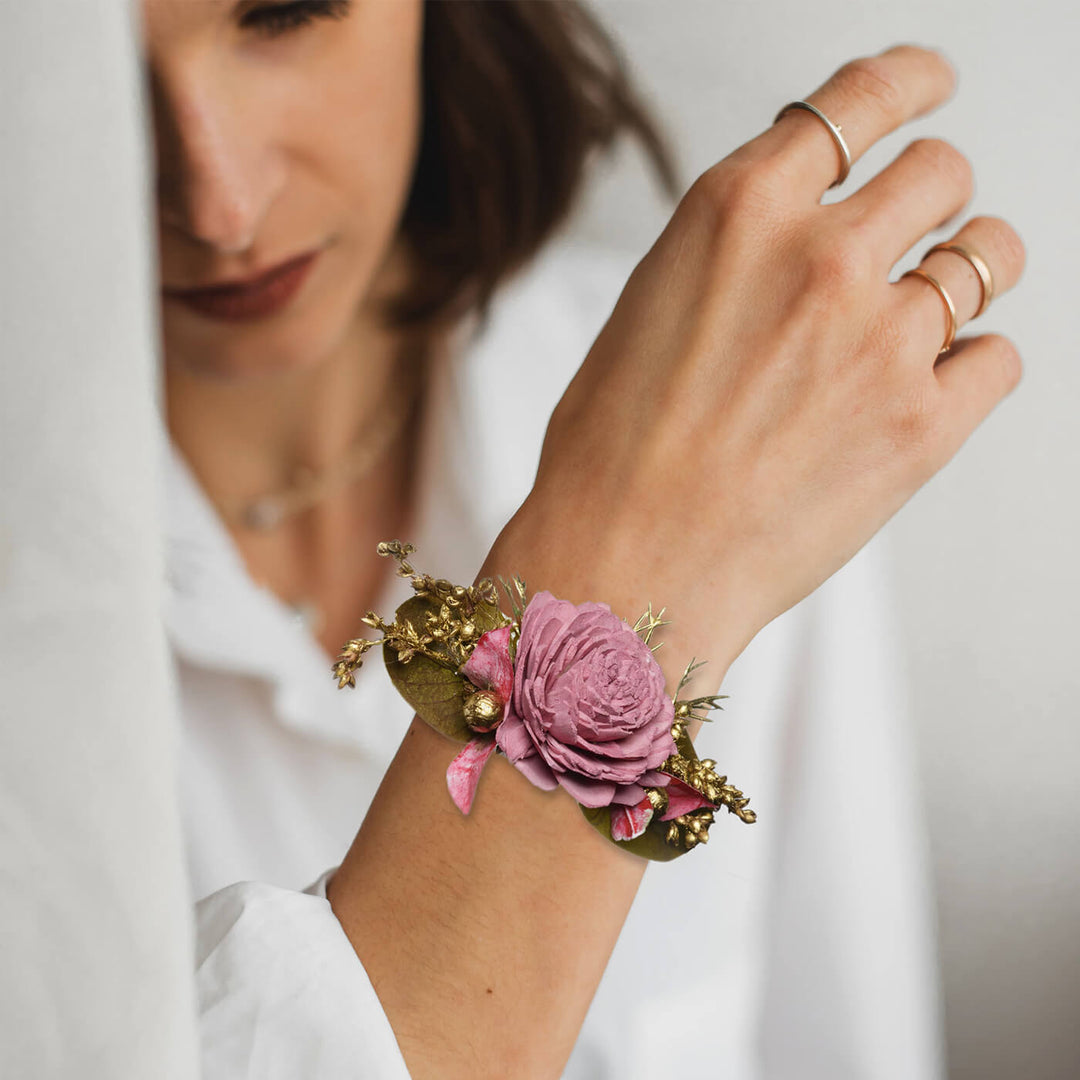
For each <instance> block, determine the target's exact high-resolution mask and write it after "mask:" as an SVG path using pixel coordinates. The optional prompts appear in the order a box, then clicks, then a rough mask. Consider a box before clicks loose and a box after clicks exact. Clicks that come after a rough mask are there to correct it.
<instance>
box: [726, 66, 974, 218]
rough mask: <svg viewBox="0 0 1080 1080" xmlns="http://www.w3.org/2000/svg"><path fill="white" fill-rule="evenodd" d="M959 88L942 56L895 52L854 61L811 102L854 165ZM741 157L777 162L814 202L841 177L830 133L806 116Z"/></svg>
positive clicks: (784, 121)
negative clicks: (838, 134) (835, 130)
mask: <svg viewBox="0 0 1080 1080" xmlns="http://www.w3.org/2000/svg"><path fill="white" fill-rule="evenodd" d="M955 85H956V72H955V70H954V68H953V67H952V65H951V64H950V63H949V62H948V60H946V59H945V57H944V56H942V55H941V53H939V52H936V51H934V50H932V49H924V48H921V47H920V46H918V45H894V46H892V47H891V48H888V49H886V50H885V51H884V52H881V53H878V54H877V55H876V56H861V57H858V58H857V59H855V60H850V61H849V62H848V63H846V64H844V65H843V67H841V68H840V69H839V70H838V71H836V73H835V74H833V75H832V76H831V77H830V78H829V79H828V80H827V81H826V82H824V83H823V84H822V85H821V86H819V87H818V88H817V89H816V90H815V91H814V92H813V93H811V94H810V95H809V96H808V97H806V98H805V99H804V100H805V101H808V102H810V104H811V105H816V106H817V107H818V108H819V109H820V110H821V111H822V112H823V113H824V114H825V115H826V116H827V117H828V118H829V119H830V120H831V121H832V122H833V123H834V124H836V125H837V126H838V127H839V128H840V129H841V133H842V135H843V137H844V140H845V142H846V143H847V146H848V150H849V151H850V153H851V160H852V161H853V162H854V161H857V160H858V159H859V158H860V157H861V156H862V155H863V154H864V153H865V152H866V151H867V149H868V148H869V147H871V146H872V145H873V144H874V143H875V142H877V141H878V139H880V138H882V137H883V136H884V135H887V134H888V133H889V132H890V131H895V130H896V128H898V127H900V125H901V124H904V123H906V122H907V121H909V120H912V119H914V118H915V117H918V116H922V115H923V114H924V113H927V112H929V111H930V110H931V109H934V108H936V107H937V106H938V105H941V104H942V103H943V102H944V101H946V100H947V99H948V98H949V96H950V95H951V94H952V92H953V89H954V87H955ZM736 153H737V154H739V155H740V156H742V157H747V158H750V159H753V158H755V157H758V156H760V157H762V158H767V159H770V160H773V161H776V162H777V164H778V167H780V168H782V169H783V170H784V171H785V172H786V174H787V175H788V176H789V177H790V178H791V179H792V180H793V181H794V182H795V183H796V185H797V187H798V190H799V192H800V193H801V194H802V195H804V196H805V198H807V199H809V200H813V201H814V202H818V201H820V199H821V196H822V195H823V194H824V192H825V190H826V189H827V188H828V187H829V186H830V185H831V184H832V182H833V181H834V180H835V179H836V178H837V176H838V175H839V169H840V154H839V151H838V149H837V147H836V144H835V143H834V142H833V138H832V136H831V135H830V134H829V130H828V128H827V127H826V126H825V125H824V124H823V123H822V122H821V120H820V119H818V117H816V116H814V115H813V113H810V112H807V111H806V110H805V109H792V110H791V111H790V112H788V113H786V114H785V115H784V116H782V117H781V118H780V119H779V120H777V121H776V122H775V123H774V124H773V126H772V127H770V128H769V129H768V130H766V131H764V132H762V134H761V135H759V136H757V138H756V139H752V140H751V141H750V142H749V143H747V144H746V146H745V147H742V148H740V151H737V152H736Z"/></svg>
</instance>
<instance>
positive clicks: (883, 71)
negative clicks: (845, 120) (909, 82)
mask: <svg viewBox="0 0 1080 1080" xmlns="http://www.w3.org/2000/svg"><path fill="white" fill-rule="evenodd" d="M836 74H837V81H838V82H839V83H841V85H843V86H845V88H846V89H847V90H848V91H849V92H851V93H852V94H856V95H858V96H860V97H864V98H869V99H870V100H871V101H873V102H874V103H875V104H876V105H877V106H878V107H879V108H880V109H881V110H882V111H883V112H885V113H887V114H889V115H893V114H895V113H898V112H899V111H900V109H901V107H902V105H903V97H904V95H903V90H902V89H901V87H900V86H899V85H898V84H897V82H896V79H895V76H894V74H893V66H892V65H891V64H890V63H889V62H888V61H887V60H884V59H882V58H881V57H879V56H859V57H856V58H855V59H854V60H849V61H848V62H847V63H846V64H845V65H844V66H843V67H842V68H840V70H839V71H838V72H837V73H836Z"/></svg>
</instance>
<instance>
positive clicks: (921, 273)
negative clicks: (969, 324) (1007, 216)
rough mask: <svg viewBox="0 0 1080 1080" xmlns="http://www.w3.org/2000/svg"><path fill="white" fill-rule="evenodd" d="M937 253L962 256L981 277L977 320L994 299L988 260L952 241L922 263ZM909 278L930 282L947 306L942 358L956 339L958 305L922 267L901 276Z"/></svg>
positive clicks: (940, 350) (923, 258)
mask: <svg viewBox="0 0 1080 1080" xmlns="http://www.w3.org/2000/svg"><path fill="white" fill-rule="evenodd" d="M935 251H951V252H953V253H954V254H955V255H960V256H961V257H962V258H964V259H967V261H968V262H969V263H971V265H972V266H973V267H974V269H975V273H976V274H978V275H979V283H980V285H981V286H982V297H981V299H980V300H979V310H978V311H976V312H975V314H974V315H972V316H971V317H972V318H973V319H977V318H978V317H979V316H980V315H981V314H982V313H983V312H984V311H985V310H986V309H987V307H989V305H990V301H991V300H992V299H993V298H994V278H993V275H992V274H991V273H990V267H989V266H987V264H986V260H985V259H984V258H983V257H982V256H981V255H980V254H979V253H978V252H976V251H973V250H972V249H971V248H969V247H967V246H966V245H965V244H961V243H959V242H958V241H956V240H951V241H949V242H947V243H944V244H935V245H934V246H933V247H932V248H930V250H929V251H927V253H926V254H925V255H924V256H923V257H922V261H923V262H925V261H926V259H927V258H928V257H929V256H930V255H932V254H933V253H934V252H935ZM909 276H914V277H921V278H923V279H924V280H926V281H928V282H930V284H931V285H933V287H934V289H935V291H936V292H937V294H938V296H940V297H941V301H942V303H943V304H944V305H945V314H946V320H947V326H946V329H945V343H944V344H943V345H942V346H941V348H940V349H939V350H938V356H940V355H941V354H942V353H944V352H948V351H949V349H950V348H951V347H952V343H953V341H954V340H955V339H956V305H955V304H954V303H953V299H952V297H951V296H950V295H949V294H948V292H946V290H945V286H944V285H942V284H941V282H940V281H938V279H937V278H936V277H934V275H933V274H928V273H927V272H926V271H925V270H924V269H923V268H922V267H921V266H918V267H916V268H915V269H914V270H908V271H906V272H905V273H903V274H901V275H900V277H901V278H906V277H909Z"/></svg>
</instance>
